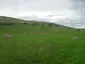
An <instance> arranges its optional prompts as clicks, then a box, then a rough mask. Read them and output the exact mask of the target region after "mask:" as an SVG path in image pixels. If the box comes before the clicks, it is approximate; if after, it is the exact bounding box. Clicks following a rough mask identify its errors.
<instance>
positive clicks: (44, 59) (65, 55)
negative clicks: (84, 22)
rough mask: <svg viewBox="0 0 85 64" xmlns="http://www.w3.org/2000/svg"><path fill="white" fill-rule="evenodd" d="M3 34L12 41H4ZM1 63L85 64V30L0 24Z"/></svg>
mask: <svg viewBox="0 0 85 64" xmlns="http://www.w3.org/2000/svg"><path fill="white" fill-rule="evenodd" d="M27 33H28V34H27ZM4 34H12V38H11V39H5V37H4ZM74 37H78V38H79V39H77V40H72V38H74ZM0 64H85V31H84V30H82V31H76V29H70V28H62V27H51V28H49V27H44V28H43V27H42V26H41V25H37V26H32V25H27V24H15V25H11V26H9V25H0Z"/></svg>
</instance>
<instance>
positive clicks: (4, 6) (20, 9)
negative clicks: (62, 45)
mask: <svg viewBox="0 0 85 64" xmlns="http://www.w3.org/2000/svg"><path fill="white" fill-rule="evenodd" d="M81 3H82V2H81V1H78V0H74V1H73V0H0V16H3V15H4V16H10V17H19V18H20V17H21V18H24V19H25V18H29V16H31V18H35V17H38V18H42V19H46V20H49V21H52V22H56V23H57V22H58V23H61V24H66V22H67V24H66V25H69V24H73V23H75V22H76V21H75V20H77V21H78V22H76V23H78V24H79V23H82V24H83V23H85V22H84V21H83V20H82V21H81V22H80V16H78V15H79V12H78V14H77V13H76V12H75V10H74V9H76V11H78V10H79V9H80V8H82V6H80V5H81ZM83 4H84V2H83ZM83 6H84V5H83ZM83 8H84V7H83ZM79 11H80V10H79ZM66 18H68V19H71V20H72V21H65V20H66ZM60 19H62V20H61V21H59V20H60ZM73 25H75V24H73Z"/></svg>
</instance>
